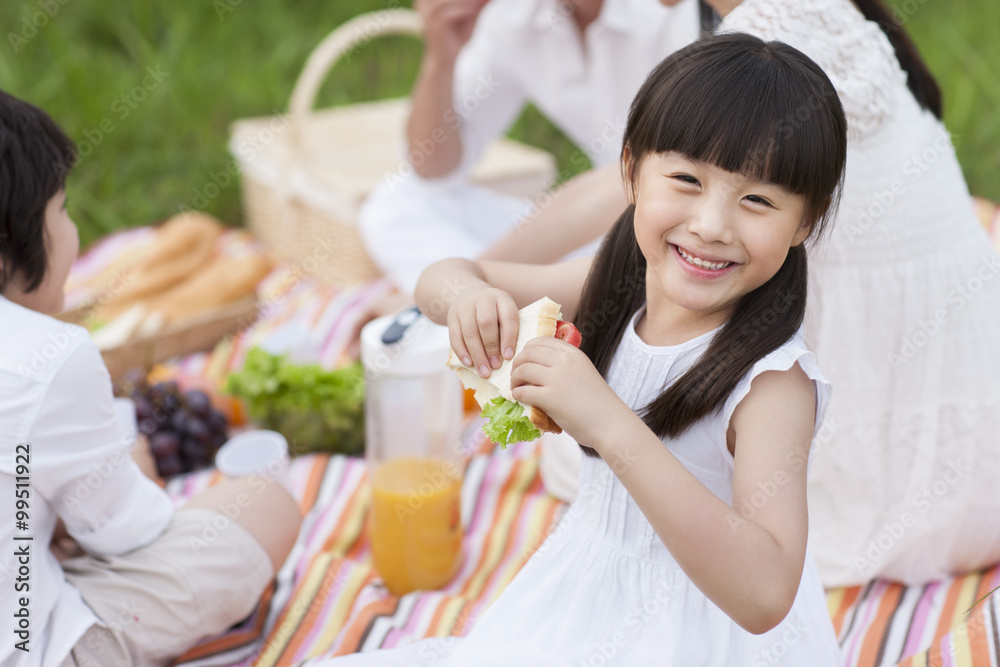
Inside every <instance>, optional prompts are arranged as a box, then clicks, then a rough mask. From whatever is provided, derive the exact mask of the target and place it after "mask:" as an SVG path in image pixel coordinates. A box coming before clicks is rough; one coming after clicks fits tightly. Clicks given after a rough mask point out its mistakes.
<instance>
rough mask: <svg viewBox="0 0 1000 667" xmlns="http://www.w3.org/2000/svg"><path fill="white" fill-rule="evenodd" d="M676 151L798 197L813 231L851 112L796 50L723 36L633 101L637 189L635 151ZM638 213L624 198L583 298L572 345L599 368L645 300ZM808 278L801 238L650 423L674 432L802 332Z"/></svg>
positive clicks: (827, 198) (838, 175) (630, 157)
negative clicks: (577, 338) (578, 334)
mask: <svg viewBox="0 0 1000 667" xmlns="http://www.w3.org/2000/svg"><path fill="white" fill-rule="evenodd" d="M672 151H673V152H677V153H680V154H683V155H685V156H687V157H688V158H691V159H693V160H697V161H702V162H707V163H709V164H712V165H715V166H717V167H720V168H722V169H725V170H726V171H731V172H736V173H740V174H743V175H745V176H747V177H749V178H753V179H757V180H761V181H766V182H771V183H775V184H777V185H779V186H782V187H783V188H785V189H787V190H789V191H791V192H794V193H795V194H798V195H802V196H803V197H805V200H806V216H807V218H808V220H809V222H810V223H811V228H810V235H814V234H819V233H820V232H821V231H822V228H823V226H824V225H825V224H826V222H827V220H828V219H829V218H830V216H831V215H832V214H833V211H834V210H835V207H836V200H837V197H838V194H839V190H840V185H841V183H842V181H843V171H844V162H845V160H846V157H847V121H846V119H845V118H844V111H843V108H842V107H841V104H840V100H839V98H838V97H837V92H836V90H834V88H833V84H832V83H830V80H829V79H828V78H827V77H826V75H825V74H824V73H823V70H821V69H820V68H819V66H818V65H816V64H815V63H814V62H813V61H811V60H810V59H809V58H807V57H806V56H805V55H803V54H802V53H801V52H799V51H797V50H795V49H794V48H792V47H791V46H788V45H787V44H783V43H780V42H767V43H765V42H764V41H762V40H760V39H758V38H756V37H751V36H750V35H743V34H727V35H720V36H715V37H711V38H708V39H705V40H701V41H699V42H696V43H694V44H692V45H690V46H687V47H685V48H683V49H681V50H679V51H677V52H675V53H674V54H673V55H671V56H669V57H668V58H667V59H666V60H664V61H663V62H662V63H660V64H659V65H658V66H657V67H656V69H654V70H653V71H652V73H650V75H649V77H648V78H647V79H646V82H645V83H644V84H643V86H642V88H641V89H640V90H639V92H638V94H637V95H636V97H635V100H634V101H633V102H632V107H631V110H630V111H629V118H628V124H627V126H626V129H625V145H624V148H623V151H622V155H623V169H625V170H627V173H626V174H625V177H626V182H627V183H629V184H630V186H631V187H632V188H633V193H634V191H635V190H634V184H635V177H636V175H637V173H638V168H639V164H640V163H641V162H642V160H643V158H645V157H647V156H648V155H651V154H662V153H667V152H672ZM634 211H635V206H634V205H631V206H629V207H628V208H627V209H626V210H625V212H624V213H623V214H622V216H621V217H620V218H619V219H618V222H617V223H615V225H614V227H613V228H612V229H611V231H610V232H609V233H608V235H607V237H605V240H604V243H603V244H602V245H601V249H600V251H599V252H598V254H597V257H596V258H595V260H594V265H593V268H592V269H591V272H590V275H589V276H588V277H587V281H586V284H585V285H584V289H583V294H582V296H581V299H580V311H579V315H578V318H577V321H578V324H579V327H580V329H581V331H582V333H583V343H582V345H581V346H580V347H581V349H582V350H583V351H584V352H586V354H587V356H589V357H590V359H591V360H592V361H593V362H594V365H595V366H596V367H597V369H598V370H599V371H600V372H601V374H602V375H605V376H606V375H607V372H608V367H609V365H610V362H611V358H612V356H613V354H614V351H615V349H616V348H617V347H618V344H619V342H620V341H621V338H622V334H623V333H624V331H625V328H626V327H627V326H628V324H629V322H630V321H631V318H632V316H633V315H634V314H635V312H636V311H637V310H639V308H640V307H642V305H643V303H645V299H646V292H645V282H646V278H645V276H646V259H645V257H643V255H642V252H641V251H640V249H639V245H638V243H637V242H636V238H635V231H634V229H633V224H634V221H633V216H634ZM806 279H807V270H806V254H805V249H804V247H803V246H802V245H801V244H800V245H798V246H796V247H793V248H791V249H790V250H789V252H788V256H787V258H786V259H785V262H784V264H783V265H782V266H781V268H780V269H779V270H778V272H777V274H775V275H774V277H772V278H771V279H770V280H769V281H768V282H766V283H765V284H764V285H761V286H760V287H758V288H757V289H756V290H754V291H753V292H750V293H749V294H746V295H744V296H743V297H742V298H741V299H740V300H739V301H738V302H737V304H736V307H735V309H734V311H733V314H732V315H731V316H730V318H729V320H728V321H727V322H726V323H725V324H724V325H723V326H722V327H721V328H720V330H719V331H718V333H717V334H716V335H715V336H714V337H713V338H712V342H711V343H710V344H709V347H708V349H707V350H706V351H705V353H704V354H703V355H702V357H701V358H700V359H699V360H698V361H697V362H696V363H695V364H694V366H693V367H692V368H691V369H690V370H688V371H687V372H686V373H685V374H684V375H682V376H681V377H680V378H678V380H677V381H676V382H674V383H673V384H672V385H671V386H670V387H668V388H667V389H666V390H665V391H664V392H663V393H662V394H661V395H660V396H659V397H658V398H656V399H655V400H654V401H653V402H652V403H650V404H649V405H648V406H646V407H645V408H644V409H643V411H642V413H641V414H642V417H643V419H644V421H645V422H646V424H647V425H649V427H650V428H651V429H652V430H653V432H655V433H656V434H657V435H658V436H660V437H661V438H664V437H676V436H678V435H680V434H681V433H683V432H684V431H685V430H686V429H687V428H688V427H689V426H691V425H692V424H694V423H695V422H696V421H698V420H699V419H701V418H703V417H705V416H707V415H709V414H711V413H712V412H714V411H716V410H718V409H719V408H721V406H722V405H723V403H724V402H725V400H726V398H727V397H728V396H729V395H730V393H732V391H733V390H734V389H735V388H736V385H737V384H738V383H739V382H740V380H741V379H742V378H743V377H744V376H745V375H746V373H747V372H748V371H749V370H750V369H751V368H752V367H753V365H754V363H756V362H757V361H758V360H760V359H762V358H763V357H764V356H766V355H767V354H768V353H770V352H772V351H774V350H776V349H777V348H778V347H780V346H781V345H782V344H784V343H785V342H786V341H787V340H788V339H789V338H791V337H792V336H793V335H794V334H795V332H796V331H797V330H798V328H799V326H800V325H801V323H802V318H803V315H804V312H805V301H806ZM584 450H585V451H586V453H587V454H588V455H591V456H596V455H597V454H596V452H594V451H593V450H591V449H589V448H587V447H584Z"/></svg>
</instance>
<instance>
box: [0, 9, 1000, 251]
mask: <svg viewBox="0 0 1000 667" xmlns="http://www.w3.org/2000/svg"><path fill="white" fill-rule="evenodd" d="M60 1H61V2H63V3H65V4H59V2H60ZM649 1H650V2H654V1H655V0H649ZM907 3H909V5H908V4H907ZM386 4H387V3H386V0H334V1H332V2H331V1H330V0H322V1H321V0H300V2H296V3H294V4H293V3H287V2H278V1H277V0H258V1H257V2H243V0H211V1H210V0H175V1H173V2H170V3H153V2H140V1H139V0H107V1H102V2H98V1H97V0H4V2H3V3H0V26H3V27H4V29H3V31H2V34H0V38H2V43H0V88H3V89H4V90H7V91H8V92H10V93H12V94H14V95H16V96H18V97H21V98H23V99H26V100H28V101H30V102H32V103H34V104H37V105H39V106H41V107H42V108H44V109H45V110H47V111H48V112H49V113H50V114H51V115H52V116H53V117H54V118H55V119H56V120H57V121H58V122H59V123H60V124H61V125H62V126H63V127H64V128H65V129H66V130H67V132H68V133H69V135H70V136H71V137H72V138H73V140H74V141H77V142H79V144H78V145H79V146H80V147H81V148H82V149H84V150H86V149H87V148H88V147H91V148H92V150H90V152H89V153H88V154H87V155H86V156H85V157H83V158H82V159H81V161H80V164H79V166H78V168H77V170H76V171H75V172H74V174H73V176H72V177H71V178H70V181H69V186H68V190H69V197H70V200H71V203H70V207H71V212H72V213H73V215H74V217H75V219H76V221H77V224H78V226H79V227H80V233H81V238H82V240H83V242H84V243H88V242H91V241H93V240H94V239H96V238H98V237H100V236H101V235H103V234H105V233H107V232H109V231H111V230H114V229H118V228H121V227H125V226H134V225H142V224H147V223H150V222H153V221H156V220H159V219H162V218H165V217H167V216H169V215H172V214H173V213H176V212H177V211H178V210H179V209H180V207H182V206H195V201H196V199H197V200H198V201H199V202H201V200H200V198H198V197H197V195H198V193H203V192H204V188H205V185H206V184H208V183H210V182H211V177H212V174H213V173H218V172H220V171H223V170H225V168H226V165H227V163H229V161H230V160H231V159H232V157H231V156H230V155H229V154H228V152H227V150H226V141H227V139H228V133H229V132H228V127H229V124H230V123H231V122H232V121H233V120H235V119H237V118H245V117H248V116H259V115H270V114H272V113H275V112H276V111H284V110H286V109H287V105H288V97H289V95H290V93H291V90H292V86H293V84H294V82H295V78H296V77H297V76H298V74H299V72H300V71H301V68H302V66H303V63H304V62H305V59H306V57H307V56H308V55H309V53H310V52H311V51H312V49H313V47H314V46H315V45H316V44H317V43H318V42H319V41H320V40H321V39H322V38H323V37H324V36H325V35H326V34H327V33H328V32H329V31H330V30H332V29H333V28H334V27H336V26H337V25H339V24H340V23H342V22H343V21H345V20H347V19H348V18H350V17H351V16H354V15H356V14H359V13H361V12H365V11H372V10H377V9H382V8H384V7H385V6H386ZM409 4H410V3H409V2H404V5H409ZM895 4H896V5H898V6H899V7H901V8H904V9H905V8H906V7H907V6H910V7H911V8H912V7H916V11H914V12H913V13H912V15H911V16H909V18H908V21H907V23H906V27H907V29H908V30H910V31H911V34H912V35H913V36H914V38H915V39H916V41H917V43H918V45H919V46H920V48H921V49H922V51H923V53H924V55H925V56H926V58H927V60H928V62H929V63H930V66H931V69H932V70H933V71H934V73H935V74H936V75H937V76H938V77H939V79H940V80H941V81H942V83H943V84H944V89H945V99H946V102H945V103H946V114H947V116H946V119H947V121H948V126H949V128H950V130H951V131H952V133H953V134H954V138H955V143H956V145H957V146H958V150H959V157H960V160H961V161H962V164H963V167H964V168H965V170H966V175H967V177H968V179H969V184H970V188H971V190H972V191H973V192H974V193H978V194H983V195H986V196H989V197H992V198H994V199H997V200H1000V180H998V175H1000V39H998V37H1000V35H998V34H997V32H998V31H997V29H996V26H998V25H1000V3H997V2H996V0H967V1H966V2H963V3H960V4H958V3H949V2H946V1H945V0H924V3H923V4H921V2H920V0H896V2H895ZM46 6H49V7H50V8H55V7H58V11H55V12H54V13H53V11H52V9H50V10H49V12H50V13H53V15H52V16H51V17H48V16H46V15H45V14H44V8H45V7H46ZM33 16H34V17H36V18H38V17H45V19H46V22H45V25H42V26H41V27H38V28H36V29H35V31H34V33H32V32H31V29H30V28H29V29H27V30H25V29H24V28H25V26H26V25H29V26H30V21H31V18H32V17H33ZM26 20H27V21H28V22H29V23H28V24H25V21H26ZM37 22H38V23H41V18H38V21H37ZM11 35H15V36H19V37H16V38H15V39H14V40H13V41H12V39H11ZM20 38H23V41H21V39H20ZM15 48H16V52H15ZM420 53H421V47H420V44H419V42H418V41H417V40H413V39H409V38H391V39H386V40H384V41H379V42H377V43H375V44H374V46H373V47H372V48H363V49H361V50H360V51H359V52H358V53H357V56H356V57H353V58H352V59H351V61H350V62H348V63H342V64H338V66H337V67H336V68H334V70H332V71H331V73H330V76H329V77H328V80H327V82H326V83H325V84H324V87H323V90H322V91H321V93H320V95H319V99H318V101H317V104H318V105H319V106H328V105H334V104H343V103H349V102H352V101H357V100H363V99H374V98H379V97H389V96H398V95H404V94H406V93H407V92H408V90H409V87H410V85H411V83H412V81H413V77H414V75H415V72H416V66H417V63H418V62H419V58H420ZM147 68H152V69H153V70H154V71H157V70H158V71H160V72H165V73H166V76H165V77H163V78H162V81H159V82H155V81H154V80H153V79H152V78H146V83H147V84H148V86H147V87H148V90H147V89H146V88H143V79H144V77H148V71H149V70H147ZM137 86H138V88H137ZM133 92H134V93H135V95H134V97H133ZM123 95H124V96H125V99H123V98H122V96H123ZM140 97H141V98H143V99H141V100H139V99H138V98H140ZM129 105H131V106H129ZM132 107H134V108H132ZM102 124H103V129H102ZM107 130H110V131H107ZM511 135H512V136H514V137H516V138H519V139H522V140H525V141H528V142H529V143H533V144H536V145H540V146H543V147H545V148H548V149H549V150H552V151H553V152H554V153H555V154H556V157H557V160H558V162H559V167H560V171H563V172H564V173H572V172H573V170H574V166H573V164H572V163H571V161H570V158H571V157H572V156H573V154H574V152H575V150H576V149H575V147H574V146H573V145H572V144H571V143H570V142H569V141H568V140H567V139H566V138H565V137H563V136H562V135H561V134H560V133H559V132H558V131H557V130H555V128H553V127H552V126H551V125H550V124H549V123H548V122H547V121H546V120H545V119H544V118H543V117H542V116H541V114H539V113H538V112H537V111H535V110H534V109H530V108H529V109H528V110H527V111H526V112H525V114H524V115H523V116H522V117H521V119H520V120H519V121H518V122H517V123H516V124H515V126H514V128H513V129H512V131H511ZM203 207H204V208H205V210H207V211H208V212H210V213H213V214H214V215H217V216H219V217H220V218H222V219H223V220H225V221H227V222H230V223H234V224H235V223H238V222H239V220H240V217H241V214H240V203H239V186H238V184H236V183H231V184H230V185H228V186H227V187H224V188H221V190H220V192H219V194H218V196H216V197H215V198H213V199H211V200H209V201H208V202H207V203H203Z"/></svg>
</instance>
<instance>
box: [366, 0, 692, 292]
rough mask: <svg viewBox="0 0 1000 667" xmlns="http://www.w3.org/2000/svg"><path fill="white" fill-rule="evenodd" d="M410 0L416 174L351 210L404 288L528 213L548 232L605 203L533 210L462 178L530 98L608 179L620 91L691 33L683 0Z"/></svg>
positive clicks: (621, 107) (565, 203) (479, 248)
mask: <svg viewBox="0 0 1000 667" xmlns="http://www.w3.org/2000/svg"><path fill="white" fill-rule="evenodd" d="M416 6H417V9H418V10H419V11H420V13H421V15H422V16H423V18H424V23H425V33H426V36H425V50H424V56H423V60H422V62H421V67H420V73H419V75H418V77H417V81H416V84H415V87H414V90H413V110H412V112H411V115H410V118H409V123H408V125H407V138H408V142H409V146H408V150H409V160H410V163H411V164H412V166H413V169H414V171H415V173H411V174H410V175H409V176H407V177H405V178H401V177H399V176H398V175H393V176H391V177H390V178H389V179H388V180H387V181H386V182H384V183H383V184H382V185H381V186H380V187H379V188H377V189H376V191H375V192H374V193H372V195H371V196H370V197H369V198H368V200H367V202H366V203H365V205H364V206H363V208H362V210H361V212H360V215H359V225H360V229H361V233H362V237H363V239H364V241H365V245H366V247H367V248H368V252H369V254H370V255H371V256H372V258H373V260H374V261H375V263H376V264H377V265H378V266H379V268H380V269H381V270H382V271H383V272H384V273H385V274H386V275H388V276H389V277H391V278H392V279H393V280H394V281H395V282H396V284H397V285H398V286H399V288H400V289H401V291H402V292H404V293H405V294H406V295H409V294H412V291H413V287H414V285H415V284H416V280H417V277H418V276H419V275H420V272H421V271H422V270H423V269H424V268H425V267H426V266H427V265H428V264H430V263H432V262H434V261H437V260H439V259H443V258H445V257H454V256H460V257H479V256H481V255H483V253H484V252H486V251H487V250H488V249H490V247H491V246H492V245H493V244H495V243H496V242H498V241H500V239H501V238H503V237H504V236H507V235H510V234H511V233H512V231H513V230H514V229H515V227H516V226H517V225H518V223H521V221H522V220H523V219H524V218H525V216H526V215H528V214H529V213H533V214H534V215H535V216H537V217H539V218H541V219H540V220H538V223H539V225H540V226H544V227H546V228H548V229H552V230H553V231H556V232H557V231H558V230H557V229H556V228H555V226H554V225H553V226H549V225H544V224H542V222H543V220H545V221H547V220H556V221H557V220H561V219H564V218H565V217H567V216H573V215H575V214H577V213H578V212H581V211H587V210H588V207H589V206H590V205H591V204H592V203H593V202H601V201H604V200H605V198H602V197H599V196H597V195H598V194H599V193H598V192H592V193H591V194H592V195H593V196H592V197H591V198H585V199H581V198H579V197H574V198H570V199H566V198H559V197H557V198H556V200H555V201H554V202H552V203H551V204H549V203H548V200H546V202H545V203H546V204H547V205H546V206H545V207H543V210H541V211H538V210H537V209H538V208H539V207H538V206H532V203H531V202H529V201H526V200H523V199H520V198H515V197H507V196H503V195H499V194H497V193H495V192H492V191H490V190H487V189H486V188H482V187H476V186H473V185H471V184H470V183H469V181H468V175H469V172H470V170H471V168H472V167H473V166H474V165H475V163H476V161H477V160H478V159H479V157H480V155H481V154H482V152H483V150H484V148H485V147H486V146H487V144H488V143H489V142H490V141H492V140H493V139H495V138H497V137H499V136H501V135H502V134H503V133H504V131H506V130H507V128H508V127H509V126H510V125H511V124H512V123H513V122H514V120H515V119H516V118H517V116H518V115H519V113H520V112H521V111H522V109H523V108H524V106H525V105H526V104H527V103H528V102H532V103H533V104H535V105H536V106H537V107H538V108H539V109H540V110H541V111H542V112H543V113H544V114H545V115H546V116H547V117H548V118H549V119H551V120H552V121H553V123H554V124H556V125H557V126H558V127H559V128H560V129H561V130H562V131H563V132H564V133H565V134H566V135H567V136H568V137H569V138H570V139H572V140H573V141H574V142H575V143H576V144H577V145H578V146H579V147H580V148H581V150H582V152H581V153H580V154H579V156H578V158H579V160H580V161H581V162H582V163H584V164H585V163H586V160H585V159H584V157H586V159H589V161H590V162H591V163H592V164H593V165H594V166H595V167H596V168H598V169H600V168H602V167H603V168H605V169H609V170H612V171H614V172H615V173H617V169H618V167H617V160H618V155H619V153H620V152H621V140H622V134H623V131H624V127H625V119H626V116H627V114H628V106H629V104H630V103H631V101H632V97H633V96H634V95H635V93H636V91H637V90H638V89H639V86H640V85H641V84H642V82H643V81H644V80H645V78H646V75H647V74H648V73H649V72H650V70H652V68H653V66H654V65H656V64H657V63H659V62H660V60H662V59H663V58H664V57H665V56H666V55H668V54H669V53H671V52H673V51H675V50H676V49H678V48H680V47H682V46H684V45H686V44H688V43H690V42H692V41H694V40H695V39H696V38H697V37H698V34H699V29H700V17H699V6H698V3H697V2H696V1H695V0H682V1H681V2H680V3H679V4H678V6H677V7H674V8H666V7H663V6H660V5H659V4H657V3H655V2H649V0H488V1H486V0H418V2H417V3H416ZM583 178H584V183H588V182H589V183H593V184H595V185H600V186H602V187H609V188H617V189H620V188H621V185H620V184H618V183H614V182H612V183H611V184H608V181H607V179H601V178H596V179H595V178H593V175H590V174H588V175H587V176H584V177H583ZM580 189H581V190H585V191H586V190H590V188H587V187H583V188H580ZM619 212H620V211H612V210H608V211H607V214H608V216H609V217H611V218H613V217H616V216H617V214H618V213H619ZM593 247H596V245H595V246H592V248H591V249H593ZM495 252H496V253H498V254H495V255H488V256H489V257H491V258H494V259H501V258H504V255H506V257H507V258H510V257H511V256H513V255H511V254H509V253H512V252H517V253H520V252H531V249H530V248H523V247H522V244H520V243H519V242H518V239H517V236H516V234H515V235H512V236H511V237H510V238H508V239H505V240H504V243H502V244H501V245H500V246H498V248H497V249H496V251H495ZM519 256H520V255H519Z"/></svg>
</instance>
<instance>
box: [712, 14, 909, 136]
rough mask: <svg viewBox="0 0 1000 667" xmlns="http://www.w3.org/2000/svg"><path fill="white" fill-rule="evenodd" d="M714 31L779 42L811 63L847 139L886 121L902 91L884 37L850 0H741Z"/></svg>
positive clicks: (903, 84) (902, 81)
mask: <svg viewBox="0 0 1000 667" xmlns="http://www.w3.org/2000/svg"><path fill="white" fill-rule="evenodd" d="M719 31H720V32H745V33H749V34H751V35H754V36H756V37H759V38H761V39H763V40H765V41H779V42H785V43H786V44H789V45H791V46H794V47H795V48H796V49H798V50H800V51H802V52H803V53H805V54H806V55H807V56H809V57H810V58H811V59H812V60H814V61H815V62H816V64H818V65H819V66H820V67H821V68H822V69H823V71H824V72H826V75H827V76H828V77H830V81H831V82H832V83H833V85H834V87H835V88H836V89H837V94H838V95H839V97H840V102H841V104H843V106H844V114H845V115H846V116H847V135H848V138H849V139H850V140H852V141H856V140H859V139H862V138H864V137H866V136H868V135H870V134H872V133H874V132H875V131H876V130H878V129H879V128H880V127H881V126H882V125H883V124H884V123H886V122H888V121H889V120H890V119H891V118H892V116H893V115H894V113H895V105H896V99H897V98H896V95H897V91H898V90H899V89H905V87H906V73H905V72H904V71H903V70H902V68H901V67H900V65H899V62H898V61H897V60H896V55H895V50H894V49H893V46H892V44H891V43H890V42H889V39H888V37H886V35H885V33H884V32H883V31H882V29H881V28H880V27H879V25H878V24H877V23H873V22H871V21H866V20H865V17H864V15H863V14H861V12H859V11H858V9H857V8H856V7H855V6H854V4H853V3H852V2H851V1H850V0H744V1H743V2H742V3H741V4H740V5H739V6H738V7H737V8H736V9H734V10H733V11H732V12H730V13H729V14H728V15H727V16H726V18H725V19H724V20H723V21H722V24H721V25H720V26H719Z"/></svg>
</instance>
